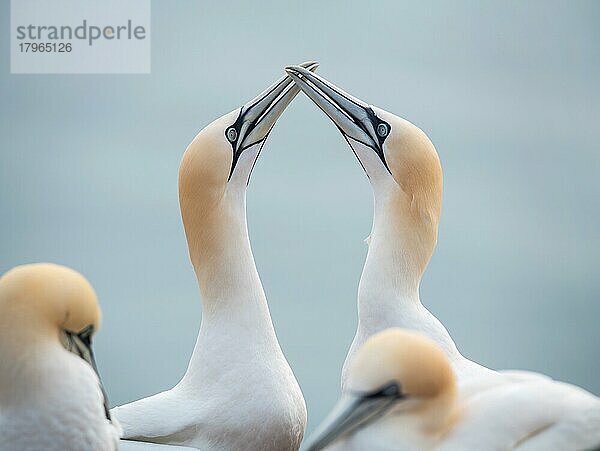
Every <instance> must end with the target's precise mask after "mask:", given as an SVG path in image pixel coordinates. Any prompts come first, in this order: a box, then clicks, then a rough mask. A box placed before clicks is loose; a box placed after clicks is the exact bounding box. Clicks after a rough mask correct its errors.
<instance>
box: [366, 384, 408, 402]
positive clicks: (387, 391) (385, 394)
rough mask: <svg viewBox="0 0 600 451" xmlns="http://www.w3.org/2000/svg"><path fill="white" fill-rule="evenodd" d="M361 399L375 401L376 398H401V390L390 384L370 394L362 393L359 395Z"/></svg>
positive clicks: (398, 386) (396, 385) (397, 386)
mask: <svg viewBox="0 0 600 451" xmlns="http://www.w3.org/2000/svg"><path fill="white" fill-rule="evenodd" d="M361 397H362V398H363V399H377V398H398V399H400V398H403V397H404V395H403V394H402V390H401V389H400V385H398V384H397V383H396V382H390V383H388V384H386V385H384V386H383V387H381V388H380V389H378V390H375V391H373V392H370V393H364V394H362V395H361Z"/></svg>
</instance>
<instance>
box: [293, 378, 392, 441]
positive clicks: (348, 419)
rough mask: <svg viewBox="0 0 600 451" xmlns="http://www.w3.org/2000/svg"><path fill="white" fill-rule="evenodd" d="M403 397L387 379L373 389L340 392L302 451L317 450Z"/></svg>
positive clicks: (377, 415) (381, 413) (363, 424)
mask: <svg viewBox="0 0 600 451" xmlns="http://www.w3.org/2000/svg"><path fill="white" fill-rule="evenodd" d="M400 399H403V396H402V395H401V394H400V388H399V387H398V385H397V384H395V383H390V384H388V385H386V386H385V387H383V388H382V389H380V390H377V391H376V392H373V393H366V394H360V393H352V394H344V395H343V396H342V398H341V399H340V401H339V402H338V403H337V404H336V406H335V407H334V408H333V410H332V411H331V413H330V414H329V415H328V416H327V418H325V420H324V421H323V423H321V425H320V426H319V427H318V429H317V430H316V431H315V432H314V433H313V435H312V436H311V437H310V438H309V439H308V441H307V446H306V448H304V449H305V451H318V450H321V449H323V448H325V447H327V446H328V445H330V444H331V443H333V442H334V441H336V440H337V439H339V438H341V437H342V436H344V435H347V434H350V433H352V432H354V431H356V430H357V429H360V428H361V427H364V426H366V425H367V424H369V423H371V422H372V421H374V420H376V419H377V418H379V417H381V416H382V415H383V414H385V413H386V412H387V411H388V410H389V409H390V408H391V407H392V406H393V405H394V403H395V402H397V401H399V400H400Z"/></svg>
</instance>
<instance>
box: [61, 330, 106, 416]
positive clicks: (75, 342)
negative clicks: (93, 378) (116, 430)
mask: <svg viewBox="0 0 600 451" xmlns="http://www.w3.org/2000/svg"><path fill="white" fill-rule="evenodd" d="M64 332H65V337H66V342H63V345H64V347H65V348H66V349H67V351H71V352H72V353H73V354H75V355H78V356H79V357H81V358H82V359H83V360H85V361H86V362H87V363H88V364H89V365H90V366H91V367H92V368H93V369H94V371H95V372H96V375H97V376H98V382H99V384H100V390H101V391H102V396H103V398H104V413H105V414H106V418H107V419H108V420H110V419H111V418H110V412H109V410H110V409H109V406H108V397H107V396H106V391H105V390H104V386H103V385H102V380H101V379H100V373H99V372H98V367H97V366H96V359H95V358H94V352H93V351H92V335H93V333H94V326H91V325H90V326H88V327H86V328H85V329H83V330H81V331H79V332H71V331H68V330H65V331H64Z"/></svg>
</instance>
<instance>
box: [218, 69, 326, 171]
mask: <svg viewBox="0 0 600 451" xmlns="http://www.w3.org/2000/svg"><path fill="white" fill-rule="evenodd" d="M298 67H302V69H303V70H306V71H307V72H309V73H310V71H314V70H317V67H319V63H317V62H316V61H307V62H305V63H302V64H301V65H300V66H298ZM305 68H306V69H305ZM299 92H300V89H299V88H298V87H297V86H296V85H295V83H294V82H293V81H292V79H291V78H290V77H287V76H285V77H283V78H281V79H279V80H277V81H276V82H275V83H273V84H272V85H271V86H269V87H268V88H267V89H266V90H265V91H263V92H262V93H260V94H259V95H258V96H256V97H255V98H254V99H252V100H251V101H250V102H248V103H246V104H245V105H244V106H242V108H241V109H240V114H239V116H238V118H237V120H236V121H235V123H234V124H233V125H231V126H230V127H228V128H227V130H226V131H225V137H226V138H227V140H228V141H229V142H230V143H231V145H232V146H233V161H232V164H231V171H230V173H229V178H231V174H232V173H233V170H234V168H235V165H236V163H237V160H238V159H239V157H240V155H241V153H242V152H243V151H244V150H245V149H247V148H248V147H251V146H253V145H255V144H258V143H259V142H261V141H264V140H265V139H266V138H267V136H268V135H269V132H270V131H271V129H272V128H273V126H274V125H275V122H277V119H279V116H281V113H283V111H284V110H285V109H286V107H287V106H288V105H289V104H290V102H291V101H292V100H293V99H294V97H296V95H297V94H298V93H299Z"/></svg>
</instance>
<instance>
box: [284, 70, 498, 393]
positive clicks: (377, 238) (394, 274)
mask: <svg viewBox="0 0 600 451" xmlns="http://www.w3.org/2000/svg"><path fill="white" fill-rule="evenodd" d="M286 70H287V72H288V74H289V75H290V76H291V77H292V78H293V79H294V81H295V82H296V84H297V85H298V86H299V87H300V88H301V89H302V90H303V91H304V92H305V93H306V94H307V95H308V96H309V97H310V99H311V100H312V101H313V102H314V103H315V104H316V105H317V106H318V107H319V108H320V109H321V110H323V112H325V114H326V115H327V116H329V118H330V119H331V120H332V121H333V122H334V124H335V125H336V126H337V127H338V129H339V130H340V132H341V133H342V135H343V136H344V138H345V139H346V141H347V142H348V144H349V145H350V147H351V148H352V151H353V152H354V154H355V155H356V157H357V158H358V160H359V162H360V164H361V165H362V167H363V169H364V171H365V173H366V174H367V177H368V178H369V181H370V182H371V186H372V188H373V196H374V215H373V226H372V229H371V235H370V237H369V239H368V245H369V250H368V253H367V259H366V262H365V266H364V269H363V272H362V275H361V278H360V284H359V288H358V328H357V331H356V335H355V337H354V341H353V342H352V345H351V347H350V351H349V352H348V356H347V357H346V362H345V363H344V369H343V371H342V381H344V380H345V374H346V368H347V364H348V361H349V359H350V358H351V357H352V355H353V354H354V352H355V351H356V349H358V347H360V346H361V345H362V344H363V343H364V342H365V340H366V339H367V338H368V337H370V336H371V335H372V334H374V333H377V332H379V331H381V330H383V329H387V328H389V327H403V328H408V329H414V330H417V331H419V332H422V333H424V334H425V335H428V336H429V337H430V338H432V339H433V340H434V341H435V342H436V343H437V344H438V345H439V346H440V347H441V348H442V349H443V351H444V352H445V353H446V355H447V356H448V358H449V359H450V361H451V362H452V364H453V366H454V370H455V371H456V372H457V374H458V375H459V377H463V376H465V377H466V376H471V375H480V374H482V373H486V374H490V375H492V374H494V373H493V372H492V371H491V370H489V369H488V368H485V367H483V366H481V365H478V364H476V363H474V362H472V361H470V360H468V359H467V358H465V357H463V356H462V355H461V354H460V352H459V351H458V349H457V348H456V345H455V344H454V341H453V340H452V338H451V337H450V335H449V334H448V331H447V330H446V328H445V327H444V326H443V325H442V323H440V321H439V320H438V319H437V318H436V317H435V316H434V315H433V314H431V312H429V310H427V309H426V308H425V307H424V306H423V304H422V303H421V301H420V298H419V285H420V282H421V277H422V275H423V272H424V271H425V268H426V266H427V264H428V263H429V259H430V258H431V255H432V254H433V250H434V248H435V245H436V242H437V231H438V223H439V218H440V210H441V205H442V168H441V165H440V161H439V158H438V155H437V152H436V150H435V147H434V146H433V144H432V143H431V141H430V140H429V138H428V137H427V135H425V133H423V131H421V130H420V129H419V128H418V127H416V126H415V125H413V124H411V123H410V122H408V121H407V120H405V119H402V118H400V117H398V116H396V115H394V114H391V113H388V112H387V111H384V110H382V109H381V108H377V107H375V106H372V105H368V104H366V103H365V102H363V101H361V100H359V99H357V98H355V97H353V96H351V95H350V94H348V93H346V92H344V91H343V90H341V89H340V88H338V87H337V86H335V85H334V84H333V83H331V82H329V81H327V80H325V79H323V78H322V77H319V76H318V75H316V74H313V73H311V72H308V71H306V70H305V69H304V68H302V67H299V66H292V67H288V68H286ZM342 383H343V382H342Z"/></svg>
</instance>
